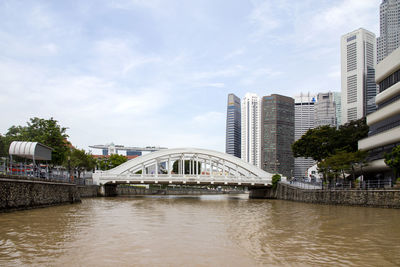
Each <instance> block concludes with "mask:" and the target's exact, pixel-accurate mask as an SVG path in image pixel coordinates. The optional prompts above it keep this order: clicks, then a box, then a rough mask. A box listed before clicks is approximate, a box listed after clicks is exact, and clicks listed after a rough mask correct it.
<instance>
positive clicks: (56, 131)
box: [6, 117, 70, 165]
mask: <svg viewBox="0 0 400 267" xmlns="http://www.w3.org/2000/svg"><path fill="white" fill-rule="evenodd" d="M66 131H67V128H65V127H61V126H60V125H58V123H57V121H56V120H54V119H53V118H50V119H48V120H46V119H40V118H36V117H35V118H31V119H30V121H29V122H27V126H11V127H10V128H9V129H8V132H7V133H6V143H7V145H8V146H9V145H10V143H11V142H12V141H28V142H39V143H42V144H44V145H46V146H49V147H51V148H52V149H53V151H52V160H51V163H52V164H53V165H61V164H62V163H63V162H64V161H65V159H66V156H67V153H68V150H69V146H70V144H69V142H68V141H67V138H68V135H67V134H66Z"/></svg>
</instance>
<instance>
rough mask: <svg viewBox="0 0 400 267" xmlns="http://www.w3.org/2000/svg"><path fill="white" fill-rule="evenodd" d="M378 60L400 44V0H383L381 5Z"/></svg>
mask: <svg viewBox="0 0 400 267" xmlns="http://www.w3.org/2000/svg"><path fill="white" fill-rule="evenodd" d="M377 43H378V55H377V62H378V63H379V62H380V61H381V60H382V59H384V58H385V57H387V56H388V55H389V54H390V53H392V52H393V51H394V50H395V49H396V48H398V47H399V46H400V0H383V1H382V3H381V6H380V36H379V37H378V39H377Z"/></svg>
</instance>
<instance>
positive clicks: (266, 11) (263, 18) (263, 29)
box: [249, 1, 282, 36]
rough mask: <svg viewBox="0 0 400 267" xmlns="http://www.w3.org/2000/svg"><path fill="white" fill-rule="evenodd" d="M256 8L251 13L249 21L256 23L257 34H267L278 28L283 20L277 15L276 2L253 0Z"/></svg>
mask: <svg viewBox="0 0 400 267" xmlns="http://www.w3.org/2000/svg"><path fill="white" fill-rule="evenodd" d="M253 5H254V8H253V10H252V12H251V13H250V15H249V21H250V22H251V23H252V24H253V25H255V27H256V31H255V36H260V35H264V34H267V33H268V32H270V31H272V30H275V29H277V28H278V27H279V26H280V25H281V24H282V22H281V20H280V19H279V18H278V17H277V16H276V13H275V11H276V9H275V7H276V6H275V5H274V3H272V2H270V1H253Z"/></svg>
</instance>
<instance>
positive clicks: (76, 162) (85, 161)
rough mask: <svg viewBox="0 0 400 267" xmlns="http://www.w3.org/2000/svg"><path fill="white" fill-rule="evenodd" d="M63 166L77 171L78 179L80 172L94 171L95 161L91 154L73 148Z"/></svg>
mask: <svg viewBox="0 0 400 267" xmlns="http://www.w3.org/2000/svg"><path fill="white" fill-rule="evenodd" d="M64 166H66V167H67V168H70V169H73V170H75V171H77V172H78V177H80V175H81V172H83V171H85V170H86V171H89V170H93V169H94V167H95V166H96V160H95V159H94V158H93V157H92V155H91V154H89V153H86V152H85V150H83V149H76V148H73V149H71V150H70V151H69V153H68V156H67V160H66V161H65V162H64Z"/></svg>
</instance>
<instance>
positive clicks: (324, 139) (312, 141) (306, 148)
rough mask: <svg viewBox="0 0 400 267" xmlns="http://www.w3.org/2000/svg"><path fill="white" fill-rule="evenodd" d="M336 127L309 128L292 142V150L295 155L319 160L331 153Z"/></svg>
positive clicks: (333, 148)
mask: <svg viewBox="0 0 400 267" xmlns="http://www.w3.org/2000/svg"><path fill="white" fill-rule="evenodd" d="M336 131H337V130H336V128H333V127H330V126H328V125H324V126H320V127H317V128H314V129H309V130H308V131H307V132H306V133H305V134H304V135H303V136H302V137H301V138H300V139H299V140H297V141H296V142H294V143H293V145H292V151H293V155H294V156H295V157H306V158H313V159H314V160H317V161H321V160H322V159H324V158H326V157H328V156H329V155H331V154H333V152H334V150H335V146H334V142H333V141H334V139H335V135H336V134H337V132H336Z"/></svg>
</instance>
